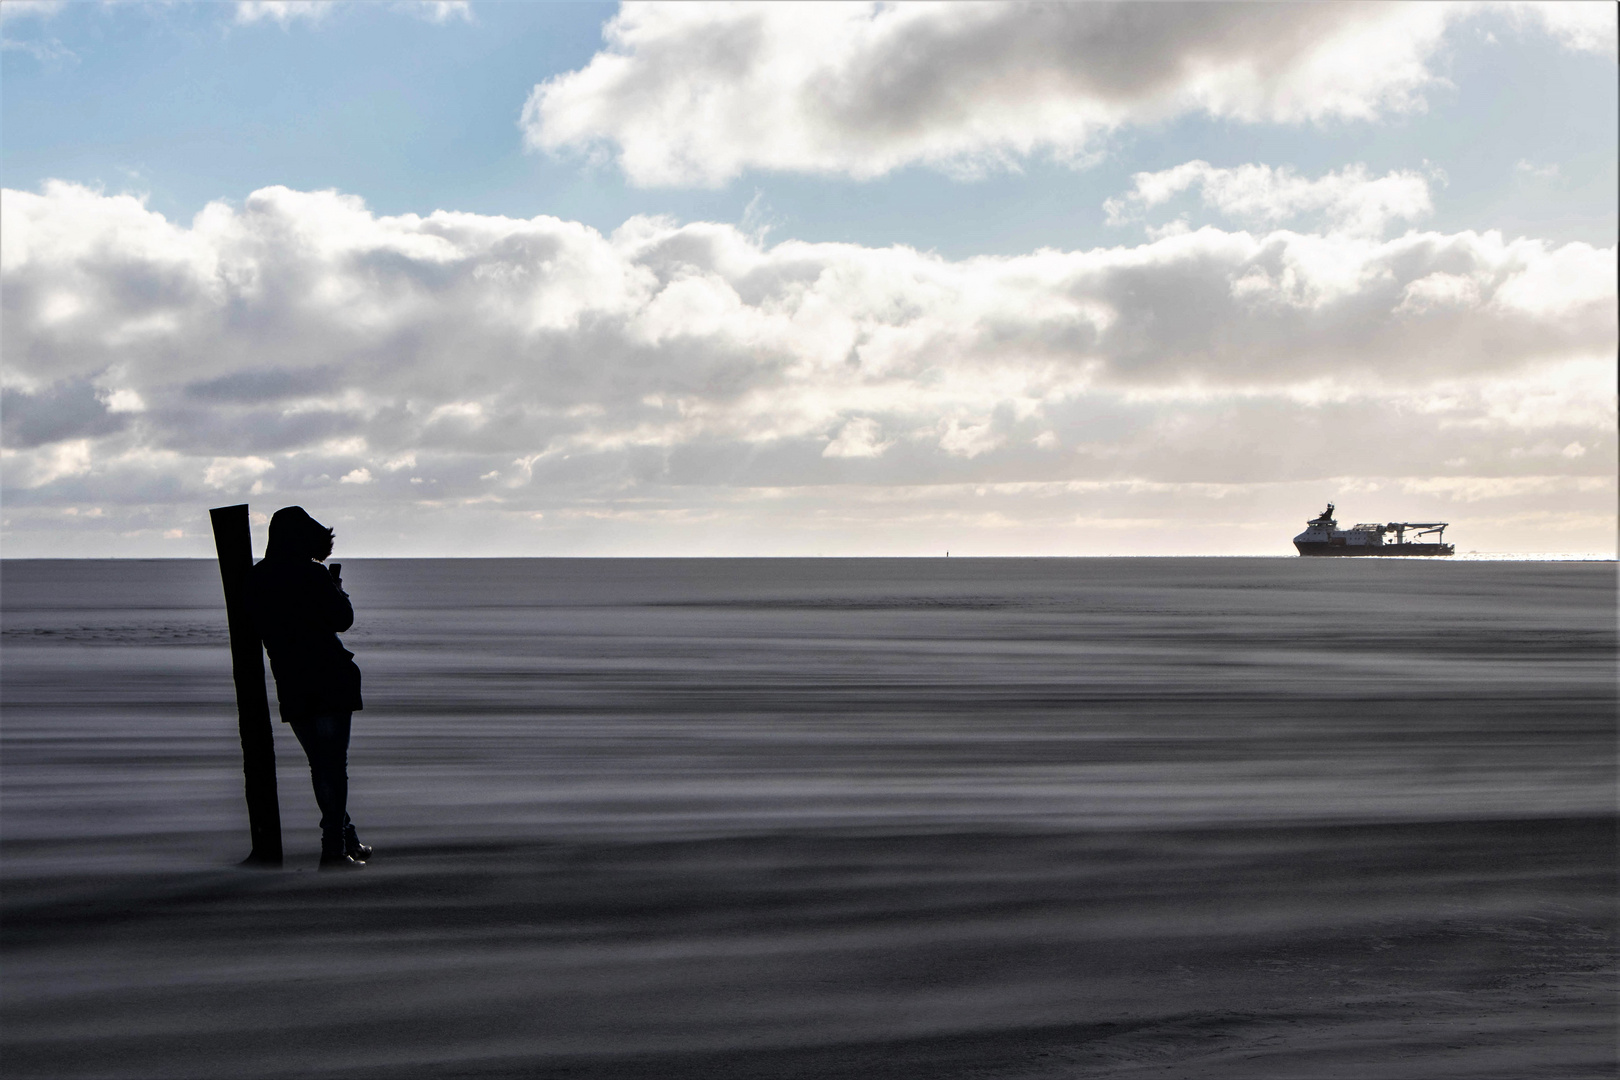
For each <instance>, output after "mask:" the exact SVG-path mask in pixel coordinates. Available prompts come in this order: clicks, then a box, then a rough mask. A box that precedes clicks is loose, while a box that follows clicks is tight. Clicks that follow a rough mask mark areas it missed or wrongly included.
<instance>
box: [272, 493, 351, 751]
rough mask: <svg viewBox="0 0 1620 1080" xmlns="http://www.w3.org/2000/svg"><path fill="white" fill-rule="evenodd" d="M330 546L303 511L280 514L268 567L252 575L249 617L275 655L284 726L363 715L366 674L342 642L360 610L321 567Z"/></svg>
mask: <svg viewBox="0 0 1620 1080" xmlns="http://www.w3.org/2000/svg"><path fill="white" fill-rule="evenodd" d="M331 538H332V534H331V531H330V530H329V529H327V528H326V527H325V526H323V525H321V524H320V523H319V522H317V521H316V520H315V519H314V518H312V517H310V516H309V515H308V514H307V513H305V512H304V510H303V509H302V508H301V507H297V506H289V507H286V508H285V509H282V510H278V511H276V515H275V517H273V518H271V520H270V544H269V546H268V548H266V550H265V555H264V559H263V560H262V561H260V562H259V563H258V565H256V566H254V567H253V569H252V570H250V571H249V572H248V582H247V596H248V610H249V612H250V613H251V614H252V616H253V624H254V628H255V629H256V630H257V631H258V634H259V640H261V641H263V642H264V647H265V651H266V652H268V653H269V654H270V671H271V674H273V675H274V676H275V680H276V700H277V701H278V702H279V704H280V706H281V719H282V722H284V723H290V722H292V721H295V720H305V719H308V718H309V717H311V716H317V715H321V714H323V713H347V712H356V711H358V710H360V709H361V708H363V705H362V704H361V700H360V668H359V667H358V666H357V665H356V664H355V662H354V654H353V653H351V652H349V650H347V649H345V648H344V647H343V642H342V641H340V640H339V639H338V633H339V632H340V631H343V630H347V629H348V628H349V627H350V626H353V625H354V607H353V606H352V605H351V604H350V603H349V596H348V594H347V593H345V592H344V591H343V590H342V589H341V588H339V587H338V584H337V583H336V582H335V581H333V580H332V575H331V574H330V573H328V572H327V569H326V567H324V566H322V565H321V564H320V563H318V562H316V561H315V560H316V559H317V558H325V557H326V555H327V554H328V553H330V551H331V546H332V544H331Z"/></svg>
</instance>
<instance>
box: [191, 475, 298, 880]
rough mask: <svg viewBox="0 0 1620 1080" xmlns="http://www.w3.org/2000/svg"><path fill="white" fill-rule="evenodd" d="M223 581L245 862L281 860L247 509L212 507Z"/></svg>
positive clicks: (268, 863) (272, 738)
mask: <svg viewBox="0 0 1620 1080" xmlns="http://www.w3.org/2000/svg"><path fill="white" fill-rule="evenodd" d="M208 516H209V517H210V518H211V519H212V520H213V524H214V549H215V550H216V551H218V552H219V578H220V581H221V583H222V584H223V585H224V586H225V619H226V622H227V624H228V625H229V627H230V635H231V676H232V678H233V679H234V680H235V682H236V726H237V730H238V731H240V732H241V735H242V773H243V775H244V777H245V778H246V780H247V804H248V829H249V831H250V832H251V833H252V837H253V850H252V851H251V852H249V853H248V857H247V858H246V859H243V860H242V865H243V866H280V865H281V804H280V802H279V801H278V800H277V798H276V744H275V736H274V734H273V733H272V732H271V728H270V699H269V697H268V696H267V695H266V694H265V692H264V646H262V645H261V644H260V643H259V635H258V634H257V633H256V632H255V631H254V629H253V619H252V618H251V617H250V616H249V614H248V609H247V594H246V591H247V573H248V571H249V570H251V569H252V568H253V536H252V534H251V533H250V532H249V531H248V508H247V504H246V503H242V504H241V505H239V506H221V507H218V508H216V509H213V510H210V511H208Z"/></svg>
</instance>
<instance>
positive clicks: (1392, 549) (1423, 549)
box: [1294, 540, 1457, 556]
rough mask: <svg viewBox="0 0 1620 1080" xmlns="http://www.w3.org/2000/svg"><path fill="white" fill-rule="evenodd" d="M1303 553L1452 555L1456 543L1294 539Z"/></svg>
mask: <svg viewBox="0 0 1620 1080" xmlns="http://www.w3.org/2000/svg"><path fill="white" fill-rule="evenodd" d="M1294 547H1295V548H1297V549H1298V550H1299V553H1300V554H1301V555H1331V556H1352V555H1354V556H1370V555H1384V556H1390V555H1396V556H1400V555H1408V556H1410V555H1451V554H1453V553H1455V552H1456V550H1457V547H1456V545H1455V544H1380V545H1376V546H1375V545H1372V544H1355V545H1350V544H1304V543H1301V542H1300V541H1298V540H1295V541H1294Z"/></svg>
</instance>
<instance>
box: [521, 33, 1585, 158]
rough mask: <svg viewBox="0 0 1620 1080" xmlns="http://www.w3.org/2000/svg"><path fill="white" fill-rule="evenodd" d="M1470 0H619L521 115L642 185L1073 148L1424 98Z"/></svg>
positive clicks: (533, 142)
mask: <svg viewBox="0 0 1620 1080" xmlns="http://www.w3.org/2000/svg"><path fill="white" fill-rule="evenodd" d="M1481 7H1482V5H1478V4H1440V3H1415V4H1398V3H1387V4H1386V3H1367V4H1363V3H1349V2H1346V3H1332V4H1252V3H1058V4H1041V3H903V4H888V3H820V4H799V3H770V4H755V3H738V4H653V3H626V4H624V5H623V6H622V7H621V8H620V11H619V13H618V15H617V16H615V17H614V18H613V19H612V20H611V21H610V22H609V23H608V25H607V26H606V28H605V29H604V37H605V38H606V43H607V47H606V48H605V49H603V50H602V51H601V52H599V53H598V54H597V55H596V56H595V57H593V58H592V60H591V61H590V63H589V64H587V65H586V66H585V67H583V68H581V69H579V70H577V71H573V72H568V73H565V74H562V75H558V76H555V77H553V78H551V79H548V80H547V81H545V82H543V83H541V84H539V85H537V86H536V87H535V88H534V90H533V92H532V93H531V94H530V96H529V99H528V102H527V104H526V105H525V107H524V110H523V115H522V121H521V123H522V128H523V131H524V138H525V140H526V142H527V144H528V145H529V146H530V147H531V148H534V149H538V150H545V151H562V150H574V151H582V152H585V153H588V154H593V155H599V156H602V157H603V158H612V159H613V160H615V161H616V162H617V164H618V165H619V167H620V168H621V169H622V170H623V171H624V174H625V175H626V177H627V178H628V179H629V180H630V181H631V182H632V183H634V184H638V185H645V186H657V185H709V186H714V185H719V184H723V183H725V182H727V181H728V180H730V179H732V178H733V177H736V176H738V175H739V174H741V173H742V172H744V171H745V170H748V169H762V170H777V171H798V172H808V173H820V174H841V175H846V176H851V177H856V178H870V177H876V176H881V175H883V174H885V173H889V172H891V171H893V170H895V169H899V168H902V167H905V166H908V165H917V164H921V165H927V166H933V167H938V168H943V169H946V170H949V171H953V172H957V173H966V174H972V173H975V172H980V171H982V170H984V169H986V168H995V167H1004V166H1016V164H1017V162H1018V161H1019V160H1022V159H1023V158H1025V157H1027V156H1029V155H1033V154H1048V155H1051V156H1054V157H1056V158H1059V159H1064V160H1070V161H1077V162H1080V161H1085V160H1087V159H1088V158H1089V157H1091V156H1092V155H1094V154H1095V152H1096V151H1097V148H1098V138H1099V136H1101V135H1103V134H1105V133H1107V132H1109V131H1112V130H1114V129H1117V128H1119V127H1121V126H1122V125H1127V124H1139V123H1151V122H1157V121H1161V120H1166V119H1169V118H1173V117H1176V116H1180V115H1185V114H1189V113H1202V114H1205V115H1208V116H1212V117H1218V118H1227V119H1233V120H1238V121H1244V122H1277V123H1309V122H1319V121H1326V120H1344V119H1349V120H1372V119H1376V118H1379V117H1382V116H1387V115H1391V114H1397V113H1401V112H1408V111H1412V110H1417V109H1422V108H1424V107H1425V99H1424V92H1425V90H1426V89H1428V88H1429V87H1431V86H1432V85H1434V84H1435V83H1437V82H1439V81H1441V77H1440V76H1438V75H1437V74H1436V73H1435V71H1434V70H1433V69H1432V68H1431V64H1430V61H1431V58H1432V57H1433V56H1434V54H1435V53H1436V50H1437V49H1438V48H1439V46H1440V44H1441V42H1442V39H1443V37H1444V35H1445V32H1446V30H1447V28H1448V27H1449V26H1450V25H1452V24H1454V23H1455V22H1457V21H1458V20H1460V19H1462V18H1464V17H1466V16H1468V15H1470V14H1473V13H1475V12H1477V11H1479V10H1481ZM1506 8H1507V10H1510V11H1513V12H1516V13H1517V17H1518V19H1519V21H1520V22H1522V23H1524V24H1526V25H1535V26H1539V27H1542V28H1544V29H1546V30H1548V31H1550V32H1552V33H1553V34H1555V35H1556V36H1557V37H1558V38H1559V40H1560V41H1561V42H1563V43H1564V44H1565V45H1566V46H1567V47H1569V48H1574V49H1582V50H1588V51H1592V50H1601V49H1602V48H1603V47H1604V45H1605V42H1606V43H1607V48H1608V49H1609V50H1610V51H1612V49H1613V37H1614V34H1613V20H1614V13H1613V6H1612V5H1607V4H1592V5H1566V6H1558V5H1550V4H1530V5H1523V6H1522V9H1521V8H1519V7H1514V6H1513V5H1507V6H1506ZM1596 9H1607V10H1606V11H1598V10H1596ZM1606 28H1607V29H1606ZM1605 34H1607V37H1606V38H1605V36H1604V35H1605Z"/></svg>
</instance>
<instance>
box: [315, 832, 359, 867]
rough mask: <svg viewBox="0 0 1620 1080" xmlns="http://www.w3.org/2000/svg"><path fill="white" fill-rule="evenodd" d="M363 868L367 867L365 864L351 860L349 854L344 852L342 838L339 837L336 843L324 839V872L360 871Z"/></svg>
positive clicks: (322, 847) (322, 863)
mask: <svg viewBox="0 0 1620 1080" xmlns="http://www.w3.org/2000/svg"><path fill="white" fill-rule="evenodd" d="M363 866H365V863H363V862H359V861H357V860H355V859H351V858H349V855H348V853H347V852H346V851H344V850H343V838H342V837H338V838H337V840H336V842H333V841H330V840H326V839H324V838H323V839H322V841H321V869H322V870H359V869H360V868H361V867H363Z"/></svg>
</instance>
